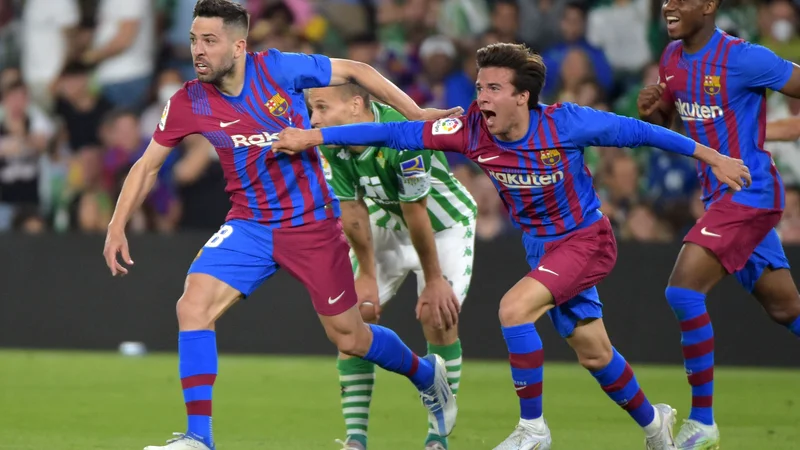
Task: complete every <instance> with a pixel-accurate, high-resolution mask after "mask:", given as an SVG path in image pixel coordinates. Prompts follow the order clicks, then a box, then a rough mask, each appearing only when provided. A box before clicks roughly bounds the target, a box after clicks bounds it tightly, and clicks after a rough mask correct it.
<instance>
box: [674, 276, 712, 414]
mask: <svg viewBox="0 0 800 450" xmlns="http://www.w3.org/2000/svg"><path fill="white" fill-rule="evenodd" d="M665 295H666V296H667V302H669V306H670V307H672V311H673V312H674V313H675V317H677V318H678V321H679V322H680V325H681V346H683V361H684V363H683V365H684V368H685V369H686V374H687V376H688V378H689V384H690V385H691V386H692V409H691V412H690V413H689V419H692V420H696V421H698V422H700V423H703V424H706V425H713V424H714V410H713V400H714V329H713V328H712V327H711V319H710V318H709V317H708V312H707V311H706V296H705V294H702V293H700V292H696V291H693V290H691V289H684V288H679V287H673V286H670V287H668V288H667V290H666V291H665Z"/></svg>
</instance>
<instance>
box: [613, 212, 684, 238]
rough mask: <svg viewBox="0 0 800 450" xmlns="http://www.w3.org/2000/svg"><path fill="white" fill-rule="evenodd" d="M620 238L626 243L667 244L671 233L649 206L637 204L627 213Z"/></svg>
mask: <svg viewBox="0 0 800 450" xmlns="http://www.w3.org/2000/svg"><path fill="white" fill-rule="evenodd" d="M620 237H621V239H622V240H626V241H638V242H669V241H671V240H672V233H671V232H670V230H669V228H668V227H667V226H666V225H665V224H664V223H663V222H662V221H660V220H659V219H658V217H657V216H656V213H655V212H654V211H653V209H652V208H651V207H650V206H647V205H643V204H639V205H634V206H633V207H632V208H631V209H630V211H629V212H628V215H627V219H626V221H625V225H624V226H623V227H622V231H621V233H620Z"/></svg>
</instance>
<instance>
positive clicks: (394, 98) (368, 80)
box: [330, 58, 464, 120]
mask: <svg viewBox="0 0 800 450" xmlns="http://www.w3.org/2000/svg"><path fill="white" fill-rule="evenodd" d="M346 83H356V84H358V85H359V86H361V87H363V88H364V89H366V90H367V92H369V93H370V94H372V95H373V96H375V97H376V98H378V99H380V100H382V101H384V102H386V103H387V104H388V105H389V106H391V107H393V108H394V109H396V110H397V111H399V112H400V114H402V115H403V116H404V117H406V118H408V120H433V119H439V118H441V117H448V116H452V115H459V114H462V113H463V112H464V110H463V109H462V108H461V107H456V108H451V109H448V110H441V109H434V108H429V109H422V108H420V107H419V106H418V105H417V104H416V103H415V102H414V100H413V99H412V98H411V97H409V96H408V94H406V93H405V92H403V91H402V90H401V89H400V88H399V87H397V86H396V85H395V84H394V83H392V82H391V81H389V80H387V79H386V78H385V77H384V76H383V75H381V74H380V72H378V71H377V70H375V68H374V67H372V66H370V65H369V64H364V63H362V62H357V61H352V60H349V59H336V58H332V59H331V82H330V84H331V86H338V85H340V84H346Z"/></svg>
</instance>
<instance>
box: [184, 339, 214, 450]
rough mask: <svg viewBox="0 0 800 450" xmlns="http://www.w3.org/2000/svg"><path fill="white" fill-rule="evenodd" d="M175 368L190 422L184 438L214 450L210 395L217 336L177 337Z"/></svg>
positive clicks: (212, 384) (212, 385) (212, 383)
mask: <svg viewBox="0 0 800 450" xmlns="http://www.w3.org/2000/svg"><path fill="white" fill-rule="evenodd" d="M178 366H179V369H178V370H179V373H180V377H181V386H182V387H183V401H184V402H186V414H187V416H188V418H189V425H188V428H187V431H186V434H187V435H188V436H191V437H192V438H195V439H197V440H199V441H202V442H203V443H204V444H206V445H207V446H208V447H209V448H211V449H213V448H214V433H213V431H212V430H211V391H212V390H213V387H214V381H215V380H216V378H217V334H216V333H215V332H213V331H211V330H198V331H181V332H180V333H178Z"/></svg>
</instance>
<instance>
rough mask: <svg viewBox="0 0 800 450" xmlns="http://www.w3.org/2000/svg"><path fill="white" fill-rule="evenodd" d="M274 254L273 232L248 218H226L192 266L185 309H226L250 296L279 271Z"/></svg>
mask: <svg viewBox="0 0 800 450" xmlns="http://www.w3.org/2000/svg"><path fill="white" fill-rule="evenodd" d="M277 268H278V267H277V265H276V264H275V261H274V260H273V258H272V232H271V230H269V229H268V228H267V227H265V226H263V225H261V224H258V223H254V222H248V221H245V220H232V221H229V222H226V223H225V224H224V225H223V226H222V227H220V229H219V231H217V232H216V233H214V234H213V235H212V236H211V238H210V239H209V240H208V241H206V243H205V245H203V247H202V248H201V249H200V251H199V252H198V253H197V256H196V257H195V259H194V261H193V262H192V264H191V266H190V267H189V271H188V275H187V277H186V286H185V288H184V294H183V296H182V297H181V300H180V302H179V312H180V310H181V309H183V310H186V309H190V310H193V311H194V310H196V311H199V312H204V311H205V312H211V313H212V315H213V316H214V317H218V315H219V314H221V313H222V312H224V310H225V309H227V308H228V307H229V306H230V305H231V304H232V303H233V302H234V301H235V300H237V299H238V298H240V297H247V296H249V295H250V294H252V293H253V291H254V290H255V289H256V288H258V286H260V285H261V284H262V283H264V281H265V280H266V279H267V278H269V277H270V276H271V275H272V274H274V273H275V272H276V271H277Z"/></svg>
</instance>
